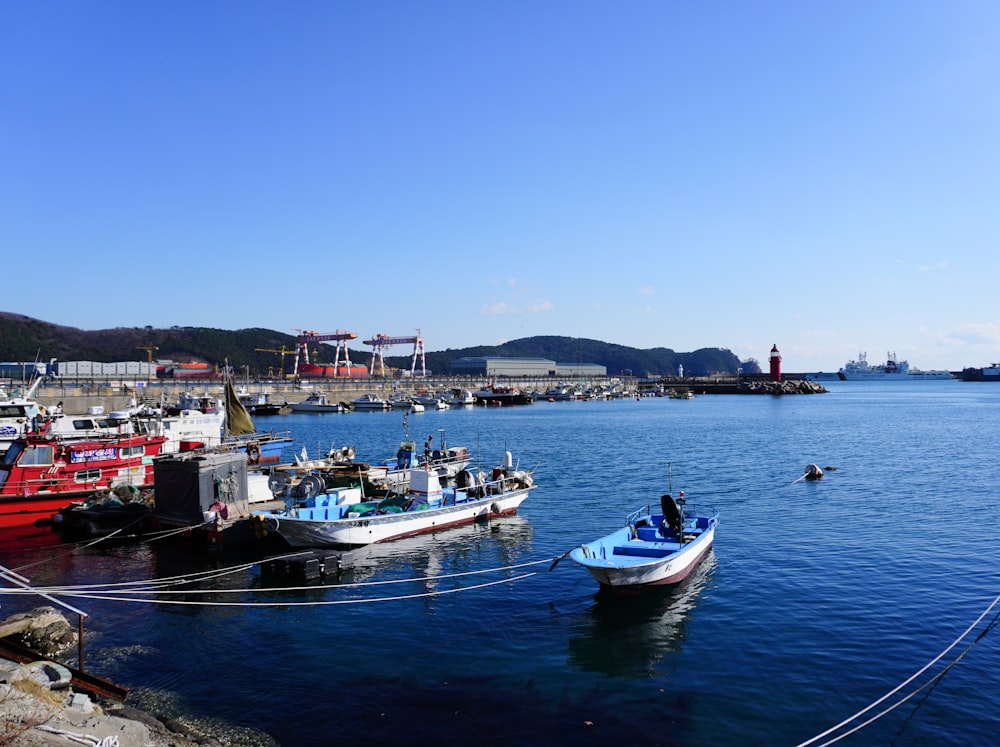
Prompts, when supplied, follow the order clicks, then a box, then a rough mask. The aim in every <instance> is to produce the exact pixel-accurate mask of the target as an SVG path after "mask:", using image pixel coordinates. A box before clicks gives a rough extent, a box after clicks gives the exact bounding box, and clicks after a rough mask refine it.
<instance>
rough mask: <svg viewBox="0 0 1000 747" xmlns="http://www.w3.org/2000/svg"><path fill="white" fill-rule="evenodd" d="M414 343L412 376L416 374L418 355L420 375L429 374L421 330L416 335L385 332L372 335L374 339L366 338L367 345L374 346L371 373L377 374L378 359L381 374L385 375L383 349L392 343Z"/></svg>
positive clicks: (411, 366)
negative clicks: (408, 335) (418, 357)
mask: <svg viewBox="0 0 1000 747" xmlns="http://www.w3.org/2000/svg"><path fill="white" fill-rule="evenodd" d="M410 343H413V362H412V363H411V364H410V376H411V377H412V376H415V375H416V369H417V356H420V375H421V376H427V363H426V361H425V360H424V338H423V337H421V336H420V330H419V329H418V330H417V334H416V336H414V337H393V336H392V335H387V334H384V333H379V334H377V335H372V339H370V340H365V341H364V344H365V345H371V346H372V365H371V370H370V371H369V375H371V376H374V375H375V361H376V360H377V361H378V366H379V376H384V375H385V361H384V360H382V350H383V349H384V348H387V347H389V346H390V345H408V344H410Z"/></svg>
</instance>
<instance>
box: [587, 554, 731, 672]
mask: <svg viewBox="0 0 1000 747" xmlns="http://www.w3.org/2000/svg"><path fill="white" fill-rule="evenodd" d="M716 564H717V562H716V557H715V553H714V551H712V552H709V554H708V555H706V556H705V557H704V558H703V559H702V561H701V563H699V565H698V567H697V568H695V570H694V571H693V572H692V573H691V575H690V576H688V577H687V578H686V579H685V580H684V581H683V582H681V583H680V584H678V585H676V586H672V587H664V588H662V589H650V590H649V591H647V592H645V593H643V594H639V595H637V596H634V597H612V596H610V595H607V596H606V595H604V594H602V593H600V592H598V593H597V594H596V595H595V596H594V604H593V606H592V607H591V608H590V609H589V610H588V611H587V613H585V616H584V615H582V616H581V618H582V620H581V623H580V624H578V627H579V629H580V632H579V634H578V635H575V636H573V637H571V638H570V640H569V651H570V658H569V660H570V663H571V664H573V665H574V666H577V667H579V668H580V669H581V670H583V671H585V672H600V673H603V674H607V675H611V676H614V677H628V678H630V679H633V678H642V677H654V676H656V675H658V674H659V673H660V671H659V670H660V662H661V661H662V660H663V659H664V658H665V657H666V656H667V655H668V654H669V653H671V652H674V651H679V650H680V647H681V643H682V642H683V639H684V626H685V624H686V622H687V619H688V615H689V614H690V613H691V610H693V609H694V608H695V606H697V604H698V599H699V597H700V595H701V593H702V591H704V589H705V587H706V586H708V584H709V583H710V582H711V580H712V577H713V575H714V571H715V567H716Z"/></svg>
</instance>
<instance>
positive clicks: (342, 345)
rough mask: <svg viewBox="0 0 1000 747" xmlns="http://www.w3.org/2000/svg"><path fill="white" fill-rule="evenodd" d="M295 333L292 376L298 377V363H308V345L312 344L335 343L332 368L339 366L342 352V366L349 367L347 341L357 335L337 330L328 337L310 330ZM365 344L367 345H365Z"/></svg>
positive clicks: (355, 337) (349, 357)
mask: <svg viewBox="0 0 1000 747" xmlns="http://www.w3.org/2000/svg"><path fill="white" fill-rule="evenodd" d="M295 331H296V332H298V333H299V336H298V337H297V338H296V339H295V368H294V370H293V373H292V375H293V376H295V375H298V373H299V361H300V360H301V361H302V362H303V363H306V364H308V363H309V344H310V343H314V342H330V341H334V340H335V341H336V342H337V352H336V355H335V357H334V360H333V366H334V368H335V369H336V368H339V366H340V351H341V349H343V351H344V365H345V366H347V368H348V369H350V367H351V355H350V353H349V352H348V350H347V341H348V340H355V339H357V337H358V336H357V335H356V334H355V333H354V332H348V331H346V330H343V329H338V330H337V331H336V332H334V333H332V334H328V335H321V334H320V333H319V332H317V331H316V330H312V329H298V328H296V330H295ZM366 344H367V343H366Z"/></svg>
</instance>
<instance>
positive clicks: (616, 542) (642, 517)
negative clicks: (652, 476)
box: [569, 492, 719, 595]
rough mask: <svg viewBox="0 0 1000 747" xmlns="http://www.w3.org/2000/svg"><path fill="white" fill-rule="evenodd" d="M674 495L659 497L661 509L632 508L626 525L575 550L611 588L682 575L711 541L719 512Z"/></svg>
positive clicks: (623, 590)
mask: <svg viewBox="0 0 1000 747" xmlns="http://www.w3.org/2000/svg"><path fill="white" fill-rule="evenodd" d="M683 496H684V493H683V492H682V493H681V498H680V501H674V499H673V498H672V497H671V496H670V495H669V494H667V495H664V496H663V497H662V498H661V499H660V513H658V514H654V513H652V511H651V509H650V507H649V506H643V507H642V508H640V509H639V510H638V511H634V512H633V513H631V514H629V515H628V516H627V517H626V519H625V526H624V527H622V528H621V529H618V530H616V531H614V532H612V533H611V534H608V535H606V536H604V537H601V538H599V539H596V540H594V541H592V542H588V543H586V544H584V545H580V546H579V547H576V548H574V549H573V550H571V551H570V553H569V556H570V558H571V559H572V560H573V561H575V562H576V563H578V564H580V565H582V566H583V567H584V568H586V569H587V570H588V571H589V572H590V575H591V576H593V577H594V578H595V579H596V580H597V582H598V583H599V584H600V585H601V589H602V590H607V591H609V592H610V593H612V594H616V595H625V594H635V593H638V592H641V591H643V590H645V589H646V588H648V587H652V586H663V585H667V584H676V583H678V582H680V581H683V580H684V579H685V578H686V577H687V576H688V574H689V573H691V571H692V570H693V569H694V567H695V566H696V565H697V564H698V561H700V560H701V559H702V557H704V555H705V553H707V552H708V551H709V549H710V548H711V547H712V540H713V539H714V538H715V528H716V527H717V526H718V525H719V512H718V511H716V510H715V509H712V508H708V507H702V508H701V509H699V508H698V507H697V506H693V507H690V508H688V507H687V506H685V504H684V503H683V500H684V497H683Z"/></svg>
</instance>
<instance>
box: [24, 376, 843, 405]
mask: <svg viewBox="0 0 1000 747" xmlns="http://www.w3.org/2000/svg"><path fill="white" fill-rule="evenodd" d="M490 383H495V384H499V385H501V386H516V387H519V388H520V389H523V390H524V391H528V392H539V393H540V392H544V391H546V390H548V389H550V388H552V387H553V386H555V385H557V384H561V383H569V384H576V385H578V386H580V387H587V386H604V387H610V386H612V385H617V386H619V387H620V388H622V389H623V390H624V391H625V392H626V396H635V395H636V394H639V395H642V396H665V395H666V394H667V392H668V391H669V390H671V389H675V390H679V391H691V392H694V393H695V394H821V393H824V392H826V391H827V390H826V388H825V387H823V385H822V384H819V383H817V382H812V381H805V380H804V379H788V378H786V379H784V380H783V381H781V382H778V383H775V382H771V381H768V379H767V377H766V376H763V375H761V376H734V375H719V376H700V377H699V376H688V377H679V376H672V377H661V378H655V379H640V378H631V377H606V378H587V379H585V380H582V379H581V380H580V381H567V380H565V379H559V380H558V381H555V380H553V379H552V378H544V377H541V378H530V377H525V378H512V379H503V380H499V381H498V380H495V379H494V380H490V379H487V378H485V377H479V378H477V377H467V376H462V377H434V378H429V379H397V380H387V379H318V380H313V381H304V382H293V381H251V382H246V383H241V384H239V386H242V387H246V389H247V391H249V392H250V393H251V394H259V393H266V394H267V395H268V397H269V398H270V400H271V401H272V402H277V403H279V404H280V403H282V402H285V403H288V404H291V403H295V402H300V401H302V400H304V399H306V398H307V397H308V396H309V395H310V393H312V392H315V391H322V392H324V393H325V394H326V395H327V398H328V399H330V400H332V401H334V402H350V401H351V400H353V399H356V398H358V397H360V396H361V395H363V394H365V393H368V392H374V393H376V394H378V395H380V396H381V397H383V398H385V399H388V398H390V397H392V396H393V395H395V394H398V393H410V394H413V393H418V392H424V391H438V390H450V389H468V390H470V391H476V390H479V389H482V388H483V387H485V386H487V385H488V384H490ZM184 392H192V393H197V394H204V395H207V396H216V397H217V396H221V395H222V392H223V384H222V383H221V382H219V381H206V380H197V379H189V380H184V379H176V380H152V381H148V382H147V381H131V382H122V381H113V380H112V381H107V382H100V383H89V382H88V383H80V382H72V381H54V382H46V383H45V384H43V385H42V386H40V387H39V388H38V390H37V392H36V393H35V399H37V401H38V402H39V404H42V405H44V406H46V407H51V406H53V405H55V404H57V403H59V402H62V403H63V411H64V412H67V413H86V412H88V411H89V410H90V408H92V407H103V408H104V412H113V411H115V410H123V409H125V408H127V407H129V406H130V405H131V404H132V402H133V400H135V401H136V402H147V403H150V404H156V403H159V402H166V403H169V402H176V401H177V399H178V398H179V396H180V395H181V394H182V393H184Z"/></svg>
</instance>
